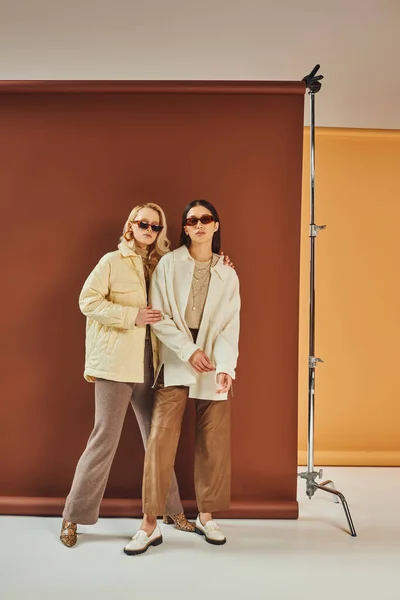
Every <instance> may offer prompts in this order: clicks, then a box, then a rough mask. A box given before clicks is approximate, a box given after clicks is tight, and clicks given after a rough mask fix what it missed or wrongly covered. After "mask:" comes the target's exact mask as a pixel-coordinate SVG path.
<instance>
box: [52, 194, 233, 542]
mask: <svg viewBox="0 0 400 600" xmlns="http://www.w3.org/2000/svg"><path fill="white" fill-rule="evenodd" d="M169 245H170V242H169V240H168V238H167V225H166V219H165V214H164V212H163V210H162V209H161V208H160V207H159V206H158V205H157V204H152V203H149V204H142V205H140V206H136V207H135V208H134V209H133V210H132V212H131V214H130V215H129V218H128V220H127V222H126V223H125V226H124V230H123V237H121V241H120V244H119V246H118V250H116V251H114V252H110V253H108V254H106V255H105V256H103V258H102V259H101V260H100V262H99V263H98V265H97V266H96V267H95V268H94V270H93V271H92V273H91V274H90V275H89V277H88V279H87V280H86V282H85V284H84V286H83V289H82V292H81V294H80V298H79V305H80V308H81V311H82V312H83V314H84V315H86V317H87V325H86V363H85V372H84V376H85V379H86V380H87V381H91V382H94V386H95V387H94V390H95V404H96V407H95V423H94V428H93V431H92V433H91V435H90V437H89V441H88V443H87V446H86V449H85V450H84V452H83V454H82V456H81V458H80V459H79V462H78V465H77V467H76V471H75V477H74V480H73V483H72V487H71V491H70V493H69V495H68V497H67V499H66V504H65V508H64V512H63V522H62V527H61V535H60V539H61V541H62V543H63V544H64V545H65V546H68V547H72V546H74V545H75V544H76V542H77V524H79V523H80V524H85V525H90V524H93V523H96V521H97V519H98V517H99V510H100V503H101V500H102V498H103V494H104V490H105V487H106V484H107V480H108V476H109V472H110V468H111V464H112V462H113V458H114V455H115V452H116V450H117V446H118V443H119V439H120V435H121V431H122V426H123V423H124V419H125V415H126V411H127V408H128V404H129V403H130V404H131V406H132V408H133V410H134V413H135V416H136V418H137V421H138V425H139V428H140V432H141V435H142V439H143V443H144V446H145V447H146V444H147V439H148V437H149V434H150V424H151V415H152V410H153V393H152V385H153V364H154V362H157V357H156V353H157V344H156V340H155V339H154V340H153V342H154V343H152V340H151V332H150V325H154V324H155V323H157V322H158V321H159V320H160V319H161V312H160V311H159V310H153V309H152V307H151V306H148V305H147V304H148V303H147V296H148V288H149V283H150V277H151V275H152V272H153V270H154V268H155V266H156V265H157V263H158V261H159V260H160V258H161V257H162V256H163V255H164V254H166V253H167V252H168V251H169ZM227 260H228V261H229V259H227ZM153 354H154V356H153ZM166 513H167V515H169V517H168V522H174V523H175V526H176V527H177V528H178V529H180V530H182V531H194V526H193V525H192V524H191V523H189V522H188V521H187V519H186V517H185V515H184V514H183V509H182V503H181V500H180V497H179V490H178V484H177V481H176V477H175V474H174V475H173V477H172V482H171V485H170V486H169V492H168V499H167V502H166ZM165 519H166V517H165Z"/></svg>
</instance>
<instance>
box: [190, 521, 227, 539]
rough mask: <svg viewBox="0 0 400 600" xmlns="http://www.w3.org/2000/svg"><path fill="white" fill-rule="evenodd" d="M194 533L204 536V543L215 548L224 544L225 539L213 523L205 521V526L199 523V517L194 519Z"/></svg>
mask: <svg viewBox="0 0 400 600" xmlns="http://www.w3.org/2000/svg"><path fill="white" fill-rule="evenodd" d="M195 531H196V533H198V534H199V535H204V536H205V538H206V542H208V543H209V544H214V545H215V546H222V544H225V543H226V537H225V536H224V534H223V533H222V531H221V530H220V528H219V527H218V525H217V523H216V522H215V521H207V523H206V524H205V525H203V523H202V522H201V521H200V515H198V517H197V519H196V529H195Z"/></svg>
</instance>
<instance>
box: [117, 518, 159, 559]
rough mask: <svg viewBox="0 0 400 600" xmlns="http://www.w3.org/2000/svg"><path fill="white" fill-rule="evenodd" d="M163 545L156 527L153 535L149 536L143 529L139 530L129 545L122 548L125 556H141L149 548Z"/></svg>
mask: <svg viewBox="0 0 400 600" xmlns="http://www.w3.org/2000/svg"><path fill="white" fill-rule="evenodd" d="M162 543H163V539H162V535H161V531H160V528H159V526H158V525H156V527H155V529H154V531H153V533H152V534H151V535H150V536H149V535H147V533H146V532H145V531H143V529H139V531H138V532H137V534H136V535H134V536H133V538H132V539H131V541H130V542H129V544H127V545H126V546H125V548H124V552H125V554H129V555H130V556H133V555H135V554H143V553H144V552H146V550H147V548H148V547H149V546H159V545H160V544H162Z"/></svg>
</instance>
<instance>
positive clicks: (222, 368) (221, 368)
mask: <svg viewBox="0 0 400 600" xmlns="http://www.w3.org/2000/svg"><path fill="white" fill-rule="evenodd" d="M219 373H226V374H227V375H230V376H231V377H232V379H235V378H236V373H235V369H232V367H231V366H229V365H227V364H224V363H219V364H218V365H217V368H216V370H215V379H216V378H217V375H219Z"/></svg>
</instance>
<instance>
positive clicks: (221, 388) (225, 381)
mask: <svg viewBox="0 0 400 600" xmlns="http://www.w3.org/2000/svg"><path fill="white" fill-rule="evenodd" d="M217 383H218V387H217V394H227V393H228V392H229V390H230V389H231V387H232V377H231V376H230V375H228V373H218V375H217Z"/></svg>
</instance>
